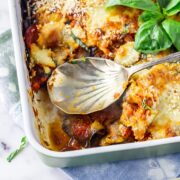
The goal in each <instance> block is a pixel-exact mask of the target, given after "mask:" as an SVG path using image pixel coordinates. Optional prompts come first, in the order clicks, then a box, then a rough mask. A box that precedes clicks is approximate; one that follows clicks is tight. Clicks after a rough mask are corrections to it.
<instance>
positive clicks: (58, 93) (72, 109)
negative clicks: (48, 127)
mask: <svg viewBox="0 0 180 180" xmlns="http://www.w3.org/2000/svg"><path fill="white" fill-rule="evenodd" d="M177 60H180V52H178V53H174V54H171V55H169V56H167V57H165V58H162V59H159V60H156V61H153V62H148V63H145V64H140V65H136V66H133V67H131V68H124V67H123V66H121V65H119V64H117V63H115V62H113V61H111V60H108V59H103V58H96V57H86V58H84V59H77V60H74V61H72V62H71V63H68V62H67V63H64V64H63V65H60V66H58V67H57V68H56V69H55V70H54V71H53V73H52V75H51V77H50V78H49V80H48V82H47V87H48V93H49V96H50V99H51V101H52V103H53V104H55V105H56V106H57V107H58V108H59V109H61V110H62V111H64V112H65V113H68V114H89V113H92V112H95V111H100V110H103V109H105V108H106V107H108V106H109V105H111V104H112V103H114V102H115V101H117V100H118V99H119V98H120V96H121V95H122V94H123V92H124V90H125V89H126V87H127V85H128V81H129V78H130V77H131V76H132V74H134V73H135V72H138V71H140V70H142V69H145V68H149V67H152V66H154V65H156V64H161V63H164V62H173V61H177Z"/></svg>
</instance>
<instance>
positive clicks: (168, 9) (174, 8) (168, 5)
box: [158, 0, 180, 16]
mask: <svg viewBox="0 0 180 180" xmlns="http://www.w3.org/2000/svg"><path fill="white" fill-rule="evenodd" d="M158 3H159V5H160V7H161V9H163V12H164V14H166V15H168V16H172V15H174V14H176V13H178V12H179V11H180V1H179V0H158Z"/></svg>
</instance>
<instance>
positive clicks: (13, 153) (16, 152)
mask: <svg viewBox="0 0 180 180" xmlns="http://www.w3.org/2000/svg"><path fill="white" fill-rule="evenodd" d="M26 145H27V139H26V137H25V136H24V137H23V138H22V139H21V145H20V146H19V148H18V149H16V150H15V151H13V152H12V153H11V154H10V155H9V156H8V157H7V161H8V162H11V161H12V160H13V159H14V158H15V157H16V156H17V155H18V154H19V153H20V152H21V151H22V150H23V149H24V148H25V147H26Z"/></svg>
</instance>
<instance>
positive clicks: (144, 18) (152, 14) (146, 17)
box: [139, 11, 164, 23]
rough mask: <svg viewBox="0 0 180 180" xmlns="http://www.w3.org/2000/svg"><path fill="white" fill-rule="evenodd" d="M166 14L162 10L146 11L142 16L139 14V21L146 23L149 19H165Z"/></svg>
mask: <svg viewBox="0 0 180 180" xmlns="http://www.w3.org/2000/svg"><path fill="white" fill-rule="evenodd" d="M163 18H164V15H163V14H162V13H160V12H150V11H144V12H143V13H142V14H141V15H140V16H139V22H140V23H144V22H146V21H149V20H157V21H160V20H163Z"/></svg>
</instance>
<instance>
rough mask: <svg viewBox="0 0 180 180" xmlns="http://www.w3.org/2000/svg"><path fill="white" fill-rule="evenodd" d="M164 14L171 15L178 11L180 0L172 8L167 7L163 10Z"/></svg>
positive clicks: (179, 9)
mask: <svg viewBox="0 0 180 180" xmlns="http://www.w3.org/2000/svg"><path fill="white" fill-rule="evenodd" d="M165 12H166V14H167V15H168V16H172V15H175V14H177V13H178V12H180V2H179V3H178V4H176V5H175V6H174V7H172V8H167V9H166V10H165Z"/></svg>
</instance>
